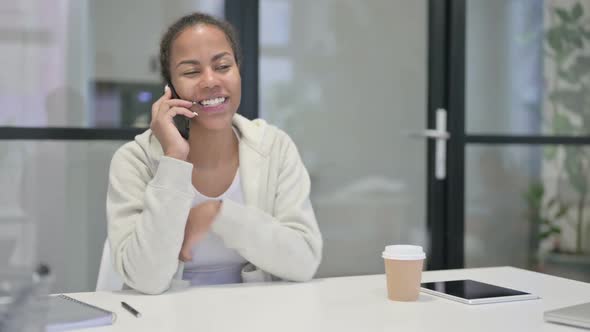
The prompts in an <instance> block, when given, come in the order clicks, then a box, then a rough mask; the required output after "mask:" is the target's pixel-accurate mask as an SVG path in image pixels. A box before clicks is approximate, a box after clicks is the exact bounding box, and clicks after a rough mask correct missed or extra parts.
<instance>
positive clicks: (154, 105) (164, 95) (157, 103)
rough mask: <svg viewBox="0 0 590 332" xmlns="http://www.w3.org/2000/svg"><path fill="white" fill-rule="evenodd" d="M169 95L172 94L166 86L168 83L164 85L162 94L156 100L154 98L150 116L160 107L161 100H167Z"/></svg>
mask: <svg viewBox="0 0 590 332" xmlns="http://www.w3.org/2000/svg"><path fill="white" fill-rule="evenodd" d="M171 96H172V92H171V91H170V88H169V87H168V85H166V86H165V87H164V94H163V95H162V96H161V97H160V98H159V99H158V100H156V101H155V102H154V104H153V105H152V118H153V117H154V116H155V115H156V113H157V112H158V110H159V109H160V105H162V102H164V101H165V100H169V99H170V97H171Z"/></svg>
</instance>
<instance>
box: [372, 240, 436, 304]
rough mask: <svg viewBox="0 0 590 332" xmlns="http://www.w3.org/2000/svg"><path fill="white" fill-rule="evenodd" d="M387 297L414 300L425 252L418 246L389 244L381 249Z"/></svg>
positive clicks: (416, 297)
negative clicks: (383, 249)
mask: <svg viewBox="0 0 590 332" xmlns="http://www.w3.org/2000/svg"><path fill="white" fill-rule="evenodd" d="M382 256H383V259H384V261H385V275H386V278H387V297H388V298H389V299H390V300H392V301H416V300H417V299H418V295H419V294H420V281H421V279H422V268H423V266H424V259H425V258H426V254H425V253H424V250H423V249H422V247H420V246H412V245H391V246H387V247H385V251H383V255H382Z"/></svg>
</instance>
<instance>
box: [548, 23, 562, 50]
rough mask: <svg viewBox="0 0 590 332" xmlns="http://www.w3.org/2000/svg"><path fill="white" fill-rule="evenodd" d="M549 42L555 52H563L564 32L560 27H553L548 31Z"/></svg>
mask: <svg viewBox="0 0 590 332" xmlns="http://www.w3.org/2000/svg"><path fill="white" fill-rule="evenodd" d="M547 43H548V44H549V47H551V48H552V49H553V51H555V53H561V52H563V46H564V45H563V40H562V34H561V31H560V29H559V28H551V29H549V31H547Z"/></svg>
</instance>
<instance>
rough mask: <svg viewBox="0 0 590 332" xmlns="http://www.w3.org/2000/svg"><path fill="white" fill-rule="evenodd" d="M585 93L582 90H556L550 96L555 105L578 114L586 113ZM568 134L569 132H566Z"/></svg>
mask: <svg viewBox="0 0 590 332" xmlns="http://www.w3.org/2000/svg"><path fill="white" fill-rule="evenodd" d="M584 93H585V91H583V90H582V89H578V90H571V89H561V90H555V91H553V92H552V93H551V94H550V95H549V98H550V100H552V101H553V102H555V103H558V104H561V105H563V106H564V107H566V108H567V109H569V110H570V111H573V112H576V113H578V114H583V113H584ZM566 133H567V132H566Z"/></svg>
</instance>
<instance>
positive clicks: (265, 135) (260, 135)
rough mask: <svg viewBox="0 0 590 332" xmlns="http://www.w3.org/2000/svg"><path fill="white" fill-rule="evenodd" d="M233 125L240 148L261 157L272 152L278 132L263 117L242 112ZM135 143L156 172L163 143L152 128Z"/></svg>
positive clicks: (235, 118) (233, 121)
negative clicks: (246, 114)
mask: <svg viewBox="0 0 590 332" xmlns="http://www.w3.org/2000/svg"><path fill="white" fill-rule="evenodd" d="M232 126H233V127H234V128H236V130H237V132H238V135H239V136H240V150H241V149H244V148H249V149H251V150H253V151H255V152H256V153H258V154H259V155H260V156H261V157H266V156H268V154H269V153H270V148H271V146H272V143H273V141H274V139H275V136H276V134H273V133H274V132H275V130H272V129H273V128H274V127H273V126H270V125H269V124H268V123H267V122H266V121H264V120H262V119H256V120H248V119H247V118H245V117H243V116H242V115H240V114H237V113H236V114H235V115H234V117H233V119H232ZM135 143H137V145H139V147H140V148H141V149H142V151H143V152H144V153H145V155H146V157H147V158H146V159H147V162H148V166H149V168H150V170H151V171H152V173H155V171H156V169H157V168H158V164H159V162H160V158H162V156H163V155H164V151H163V150H162V145H160V142H159V141H158V139H157V138H156V136H155V135H154V134H153V133H152V130H151V129H148V130H146V131H144V132H143V133H141V134H139V135H137V136H135Z"/></svg>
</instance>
